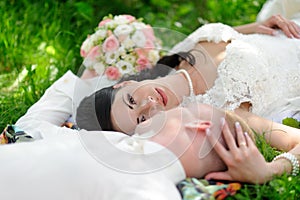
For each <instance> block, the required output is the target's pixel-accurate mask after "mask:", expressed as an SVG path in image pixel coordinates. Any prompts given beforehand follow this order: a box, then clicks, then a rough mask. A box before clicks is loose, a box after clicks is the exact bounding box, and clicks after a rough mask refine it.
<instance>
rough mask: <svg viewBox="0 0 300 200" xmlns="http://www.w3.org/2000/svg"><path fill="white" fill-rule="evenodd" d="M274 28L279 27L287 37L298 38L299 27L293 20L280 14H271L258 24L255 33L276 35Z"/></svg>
mask: <svg viewBox="0 0 300 200" xmlns="http://www.w3.org/2000/svg"><path fill="white" fill-rule="evenodd" d="M276 29H280V30H282V31H283V32H284V34H285V35H286V36H287V37H289V38H298V39H300V27H299V26H298V25H297V24H296V23H295V22H293V21H291V20H288V19H286V18H285V17H283V16H282V15H279V14H278V15H273V16H271V17H270V18H268V19H267V20H265V21H264V22H262V23H260V24H258V26H257V28H256V32H257V33H262V34H269V35H276V33H277V31H276Z"/></svg>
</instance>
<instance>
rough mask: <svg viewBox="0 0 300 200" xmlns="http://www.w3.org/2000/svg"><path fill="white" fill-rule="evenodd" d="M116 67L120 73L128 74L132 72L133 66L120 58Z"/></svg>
mask: <svg viewBox="0 0 300 200" xmlns="http://www.w3.org/2000/svg"><path fill="white" fill-rule="evenodd" d="M116 67H117V68H118V69H119V70H120V72H121V73H122V74H130V73H132V72H133V66H132V64H130V63H129V62H126V61H124V60H120V61H119V62H117V64H116Z"/></svg>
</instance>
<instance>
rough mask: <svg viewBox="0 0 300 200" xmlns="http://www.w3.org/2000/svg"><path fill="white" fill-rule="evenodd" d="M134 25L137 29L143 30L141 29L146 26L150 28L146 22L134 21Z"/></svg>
mask: <svg viewBox="0 0 300 200" xmlns="http://www.w3.org/2000/svg"><path fill="white" fill-rule="evenodd" d="M132 25H133V27H134V28H135V29H137V30H141V29H145V28H148V27H147V26H146V24H144V23H142V22H132Z"/></svg>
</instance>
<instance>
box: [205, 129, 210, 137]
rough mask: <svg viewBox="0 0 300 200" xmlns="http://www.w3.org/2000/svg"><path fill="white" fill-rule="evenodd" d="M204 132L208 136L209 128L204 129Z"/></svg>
mask: <svg viewBox="0 0 300 200" xmlns="http://www.w3.org/2000/svg"><path fill="white" fill-rule="evenodd" d="M205 133H206V135H207V136H210V130H209V128H207V129H205Z"/></svg>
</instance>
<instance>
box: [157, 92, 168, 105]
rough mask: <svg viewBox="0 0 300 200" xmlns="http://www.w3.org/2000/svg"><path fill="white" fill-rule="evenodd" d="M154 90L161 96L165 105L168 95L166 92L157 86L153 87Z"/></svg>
mask: <svg viewBox="0 0 300 200" xmlns="http://www.w3.org/2000/svg"><path fill="white" fill-rule="evenodd" d="M155 90H156V91H157V92H158V94H159V95H160V96H161V98H162V101H163V104H164V106H166V105H167V103H168V97H167V95H166V93H165V92H164V91H163V90H161V89H159V88H155Z"/></svg>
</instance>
